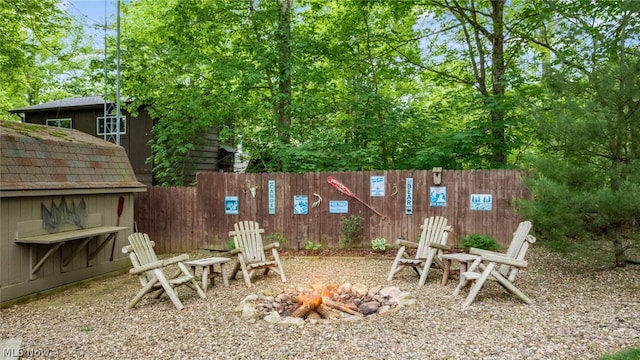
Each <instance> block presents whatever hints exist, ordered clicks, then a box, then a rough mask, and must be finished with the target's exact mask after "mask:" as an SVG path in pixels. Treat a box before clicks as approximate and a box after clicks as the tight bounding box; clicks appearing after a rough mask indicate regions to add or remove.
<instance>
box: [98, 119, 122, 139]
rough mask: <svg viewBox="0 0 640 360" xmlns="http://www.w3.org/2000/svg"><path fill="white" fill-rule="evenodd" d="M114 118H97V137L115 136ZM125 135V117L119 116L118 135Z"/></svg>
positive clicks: (116, 131)
mask: <svg viewBox="0 0 640 360" xmlns="http://www.w3.org/2000/svg"><path fill="white" fill-rule="evenodd" d="M116 125H117V123H116V117H115V116H107V117H106V118H105V117H99V118H98V135H117V134H118V129H117V126H116ZM126 133H127V117H126V116H120V134H121V135H122V134H126Z"/></svg>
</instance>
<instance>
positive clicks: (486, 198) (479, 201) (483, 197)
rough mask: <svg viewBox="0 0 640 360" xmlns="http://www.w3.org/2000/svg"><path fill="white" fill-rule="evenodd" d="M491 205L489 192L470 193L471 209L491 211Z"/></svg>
mask: <svg viewBox="0 0 640 360" xmlns="http://www.w3.org/2000/svg"><path fill="white" fill-rule="evenodd" d="M492 205H493V196H491V194H471V210H482V211H491V207H492Z"/></svg>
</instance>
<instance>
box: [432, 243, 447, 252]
mask: <svg viewBox="0 0 640 360" xmlns="http://www.w3.org/2000/svg"><path fill="white" fill-rule="evenodd" d="M429 247H432V248H436V249H440V250H444V251H447V250H451V246H449V245H447V244H438V243H429Z"/></svg>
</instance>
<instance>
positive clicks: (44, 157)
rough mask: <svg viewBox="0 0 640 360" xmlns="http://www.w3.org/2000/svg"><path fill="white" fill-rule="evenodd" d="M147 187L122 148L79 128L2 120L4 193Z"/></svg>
mask: <svg viewBox="0 0 640 360" xmlns="http://www.w3.org/2000/svg"><path fill="white" fill-rule="evenodd" d="M144 187H145V185H144V184H142V183H140V182H138V180H137V179H136V175H135V173H134V171H133V168H132V167H131V163H130V162H129V159H128V157H127V154H126V152H125V150H124V148H123V147H121V146H118V145H116V144H113V143H110V142H108V141H104V140H102V139H99V138H96V137H94V136H91V135H89V134H86V133H83V132H81V131H78V130H73V129H63V128H57V127H51V126H42V125H35V124H24V123H19V122H15V121H0V190H2V191H7V190H47V189H82V188H84V189H95V188H144ZM138 191H139V190H138Z"/></svg>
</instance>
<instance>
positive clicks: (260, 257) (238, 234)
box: [229, 221, 266, 263]
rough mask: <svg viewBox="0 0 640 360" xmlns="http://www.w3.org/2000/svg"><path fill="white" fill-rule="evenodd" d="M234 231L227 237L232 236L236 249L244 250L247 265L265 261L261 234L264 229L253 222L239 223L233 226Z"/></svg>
mask: <svg viewBox="0 0 640 360" xmlns="http://www.w3.org/2000/svg"><path fill="white" fill-rule="evenodd" d="M233 228H234V229H235V230H234V231H231V232H229V236H234V243H235V245H236V249H244V255H245V260H246V261H247V262H249V263H254V262H263V261H266V255H265V253H264V247H263V244H262V234H263V233H264V229H261V228H260V225H259V224H258V223H257V222H255V221H241V222H238V223H235V224H234V225H233Z"/></svg>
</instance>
